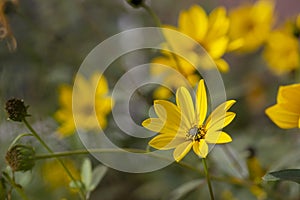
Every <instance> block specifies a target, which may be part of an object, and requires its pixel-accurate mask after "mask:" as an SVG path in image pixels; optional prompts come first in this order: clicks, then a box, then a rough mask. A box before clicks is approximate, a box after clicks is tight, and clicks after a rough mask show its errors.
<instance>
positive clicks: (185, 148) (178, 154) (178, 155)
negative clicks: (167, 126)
mask: <svg viewBox="0 0 300 200" xmlns="http://www.w3.org/2000/svg"><path fill="white" fill-rule="evenodd" d="M192 146H193V142H192V141H186V142H184V143H182V144H180V145H178V146H177V147H176V149H175V150H174V152H173V157H174V159H175V160H176V162H179V161H180V160H181V159H182V158H183V157H184V156H185V155H186V154H187V153H188V152H189V151H190V150H191V148H192Z"/></svg>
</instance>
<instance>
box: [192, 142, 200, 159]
mask: <svg viewBox="0 0 300 200" xmlns="http://www.w3.org/2000/svg"><path fill="white" fill-rule="evenodd" d="M193 150H194V152H195V154H196V155H197V156H200V155H201V154H200V148H199V142H195V143H194V145H193Z"/></svg>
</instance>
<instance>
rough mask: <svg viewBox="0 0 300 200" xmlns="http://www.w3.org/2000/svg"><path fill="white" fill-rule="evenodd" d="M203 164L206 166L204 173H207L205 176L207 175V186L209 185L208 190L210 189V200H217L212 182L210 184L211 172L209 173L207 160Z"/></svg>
mask: <svg viewBox="0 0 300 200" xmlns="http://www.w3.org/2000/svg"><path fill="white" fill-rule="evenodd" d="M202 163H203V166H204V172H205V175H206V180H207V185H208V189H209V194H210V199H211V200H214V199H215V198H214V193H213V189H212V186H211V182H210V176H209V172H208V168H207V164H206V158H203V159H202Z"/></svg>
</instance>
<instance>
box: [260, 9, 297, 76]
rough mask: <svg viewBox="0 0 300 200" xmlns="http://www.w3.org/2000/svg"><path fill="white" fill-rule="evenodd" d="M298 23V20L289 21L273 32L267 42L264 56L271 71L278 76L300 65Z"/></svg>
mask: <svg viewBox="0 0 300 200" xmlns="http://www.w3.org/2000/svg"><path fill="white" fill-rule="evenodd" d="M299 16H300V15H299ZM298 18H299V19H300V17H298ZM297 23H298V22H297V21H296V20H295V21H294V22H292V21H288V22H287V23H286V24H285V26H283V27H282V28H280V29H278V30H275V31H273V32H271V34H270V36H269V38H268V40H267V44H266V47H265V49H264V52H263V56H264V59H265V60H266V62H267V64H268V66H269V67H270V69H271V70H272V71H273V72H274V73H275V74H277V75H280V74H284V73H288V72H291V71H292V70H294V69H297V68H298V67H299V65H300V50H299V48H300V46H299V38H298V37H299V35H298V34H299V31H300V26H299V27H298V25H297ZM282 58H284V59H282Z"/></svg>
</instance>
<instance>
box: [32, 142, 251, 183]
mask: <svg viewBox="0 0 300 200" xmlns="http://www.w3.org/2000/svg"><path fill="white" fill-rule="evenodd" d="M124 151H128V152H132V153H149V152H148V151H147V150H142V149H132V148H124V149H122V150H121V149H89V150H75V151H65V152H55V153H53V154H42V155H36V156H35V159H36V160H42V159H49V158H58V157H66V156H74V155H85V154H90V153H120V152H124ZM148 155H149V156H151V157H154V158H159V159H162V160H165V161H171V162H172V161H174V160H173V159H172V158H169V157H164V156H161V155H158V154H155V153H151V154H148ZM174 163H175V164H177V165H180V166H181V167H184V168H186V169H189V170H192V171H195V172H197V173H199V174H200V175H201V176H203V177H204V176H205V174H204V173H203V172H202V171H201V170H199V169H198V168H196V167H194V166H192V165H190V164H188V163H185V162H183V161H181V162H174ZM210 179H211V180H215V181H220V182H226V183H230V184H234V185H239V186H244V187H249V186H250V185H252V183H251V182H247V181H244V180H242V179H239V178H228V177H226V178H223V177H217V176H210Z"/></svg>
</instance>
